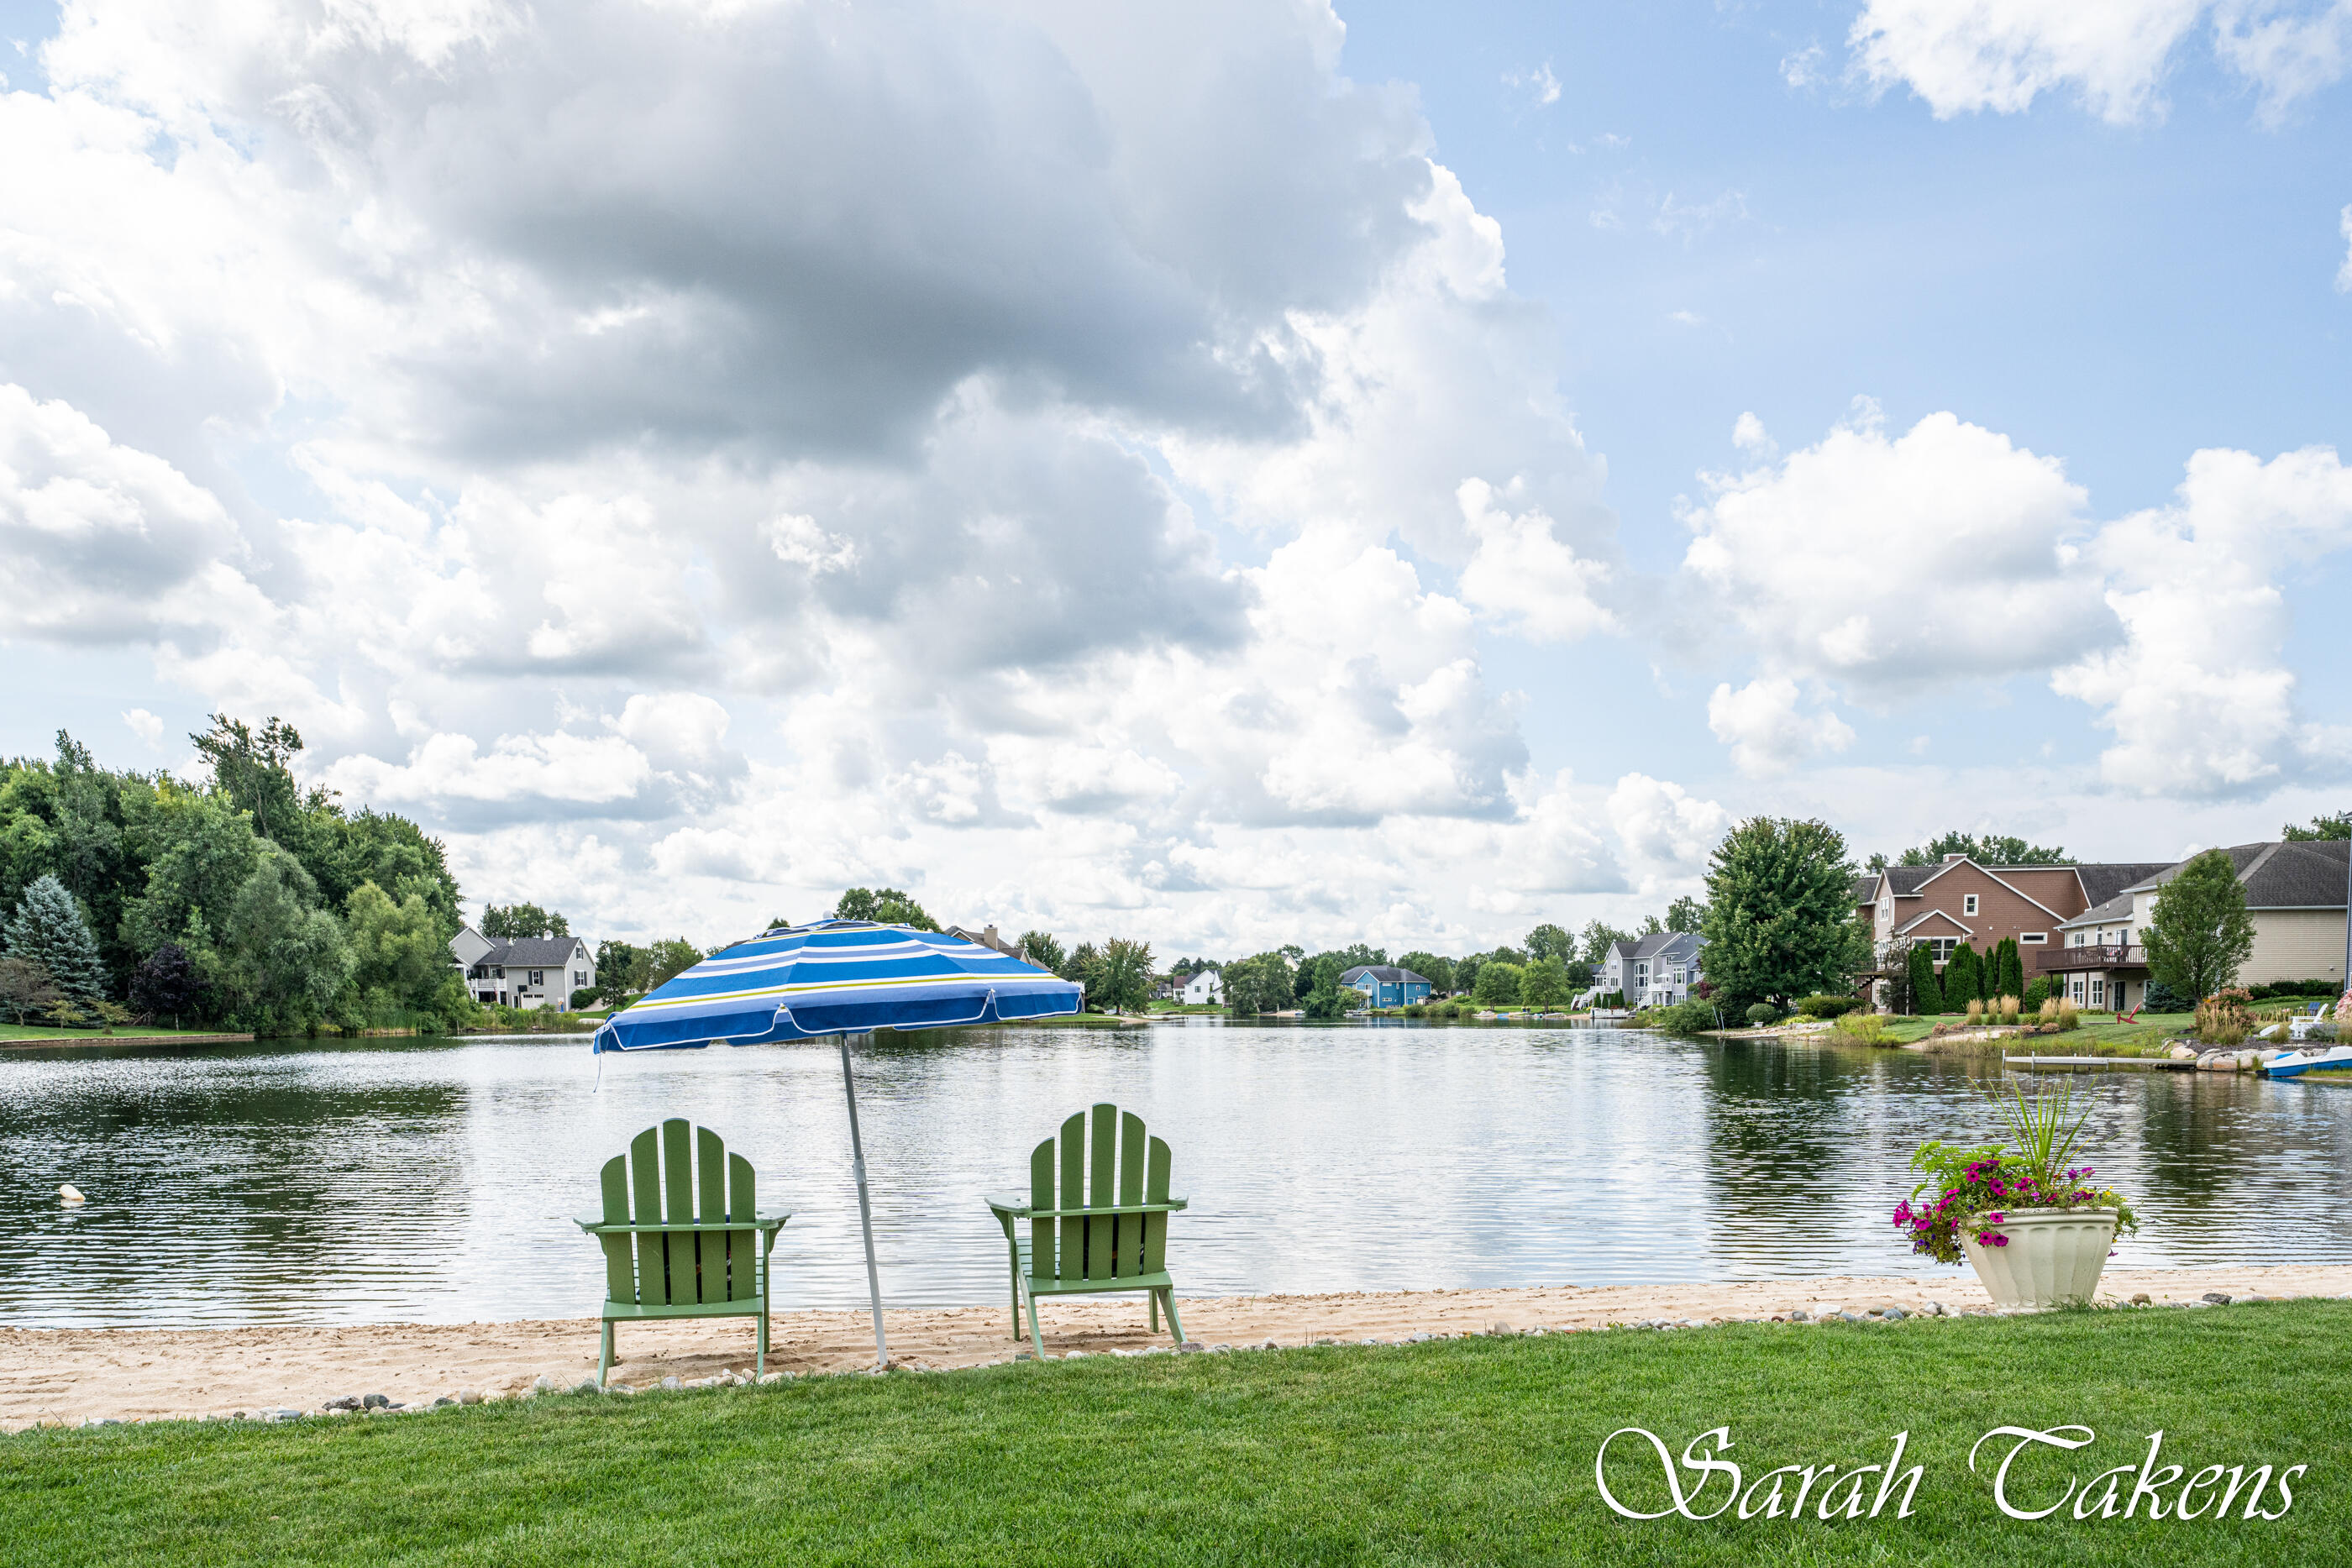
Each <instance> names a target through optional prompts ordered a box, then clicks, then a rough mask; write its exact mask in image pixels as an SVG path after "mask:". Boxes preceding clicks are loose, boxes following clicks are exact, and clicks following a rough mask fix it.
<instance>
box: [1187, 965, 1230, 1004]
mask: <svg viewBox="0 0 2352 1568" xmlns="http://www.w3.org/2000/svg"><path fill="white" fill-rule="evenodd" d="M1176 995H1177V997H1178V998H1179V999H1181V1001H1183V1002H1184V1003H1185V1005H1186V1006H1188V1007H1199V1006H1201V1005H1202V1004H1203V1003H1219V1002H1223V1000H1224V999H1225V977H1223V975H1221V974H1219V973H1217V971H1216V970H1214V969H1202V970H1200V971H1199V972H1198V973H1196V974H1194V975H1193V976H1192V977H1191V978H1190V979H1187V980H1186V981H1185V982H1184V985H1183V988H1181V990H1179V991H1178V992H1177V993H1176Z"/></svg>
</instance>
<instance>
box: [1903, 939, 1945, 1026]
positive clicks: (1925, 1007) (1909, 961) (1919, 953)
mask: <svg viewBox="0 0 2352 1568" xmlns="http://www.w3.org/2000/svg"><path fill="white" fill-rule="evenodd" d="M1904 964H1905V967H1906V969H1907V970H1908V971H1909V976H1910V981H1911V1009H1910V1010H1911V1011H1913V1012H1915V1013H1919V1014H1928V1013H1939V1012H1942V1011H1943V1010H1944V982H1943V980H1942V979H1941V978H1940V977H1937V973H1936V953H1935V949H1934V948H1932V947H1930V946H1927V944H1926V943H1925V942H1914V943H1912V944H1910V951H1909V952H1908V953H1907V954H1906V955H1905V957H1904Z"/></svg>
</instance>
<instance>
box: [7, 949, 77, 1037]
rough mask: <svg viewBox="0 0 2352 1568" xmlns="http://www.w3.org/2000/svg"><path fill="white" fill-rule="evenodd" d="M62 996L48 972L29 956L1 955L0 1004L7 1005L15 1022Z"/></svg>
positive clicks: (60, 998) (52, 1004) (24, 1018)
mask: <svg viewBox="0 0 2352 1568" xmlns="http://www.w3.org/2000/svg"><path fill="white" fill-rule="evenodd" d="M65 999H66V998H65V994H64V993H63V992H61V991H59V990H58V988H57V986H56V985H55V984H54V983H52V982H51V980H50V979H49V972H48V971H47V969H44V968H42V967H40V965H38V964H37V963H35V962H33V961H32V960H31V959H30V958H0V1008H5V1009H8V1016H9V1017H10V1018H12V1019H16V1022H18V1023H20V1024H21V1023H23V1022H24V1021H25V1020H26V1018H27V1017H29V1016H30V1015H32V1014H34V1013H39V1012H47V1011H48V1010H49V1009H52V1008H54V1007H56V1006H58V1004H59V1003H60V1002H63V1001H64V1000H65Z"/></svg>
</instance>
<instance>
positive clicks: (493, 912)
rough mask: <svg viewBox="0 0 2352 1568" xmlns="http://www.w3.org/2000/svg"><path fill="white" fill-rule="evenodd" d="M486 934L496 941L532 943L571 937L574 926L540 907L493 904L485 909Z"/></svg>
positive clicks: (484, 925)
mask: <svg viewBox="0 0 2352 1568" xmlns="http://www.w3.org/2000/svg"><path fill="white" fill-rule="evenodd" d="M481 929H482V935H483V936H487V937H488V938H490V940H492V941H493V942H529V941H533V940H535V939H537V938H540V937H543V936H571V935H572V923H571V922H570V921H568V920H566V919H564V918H563V916H562V915H557V914H552V913H550V912H549V911H547V910H544V909H541V907H540V906H539V905H538V904H489V905H488V906H486V907H485V908H484V909H483V910H482V927H481Z"/></svg>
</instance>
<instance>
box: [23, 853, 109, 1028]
mask: <svg viewBox="0 0 2352 1568" xmlns="http://www.w3.org/2000/svg"><path fill="white" fill-rule="evenodd" d="M8 956H10V957H11V958H22V959H24V960H25V961H26V963H28V964H38V965H39V966H40V967H42V968H44V969H47V971H48V973H49V981H50V983H51V984H52V985H54V986H56V987H57V988H58V991H59V992H60V993H62V994H63V995H64V997H65V998H66V999H67V1000H68V1001H72V1002H79V1003H84V1004H87V1003H90V1002H96V1001H100V1000H103V999H104V998H105V996H106V967H105V965H104V964H102V963H100V961H99V956H98V938H97V937H95V936H91V935H90V931H89V922H88V921H87V920H84V919H83V918H82V917H81V910H80V909H79V907H77V906H76V905H75V904H74V901H73V894H69V893H68V892H67V891H66V884H65V883H61V882H59V881H58V879H57V878H56V877H55V876H49V875H44V876H40V877H37V878H35V879H34V881H33V884H32V885H31V886H30V887H27V888H26V889H25V896H24V898H23V899H22V900H21V901H19V902H18V904H17V905H16V915H15V916H14V917H13V918H11V919H10V920H9V922H8Z"/></svg>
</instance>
